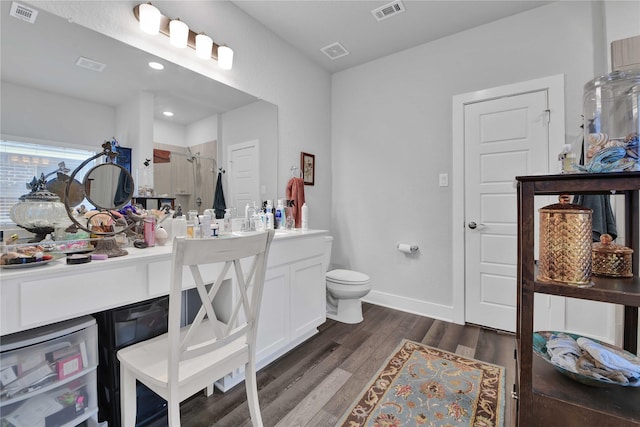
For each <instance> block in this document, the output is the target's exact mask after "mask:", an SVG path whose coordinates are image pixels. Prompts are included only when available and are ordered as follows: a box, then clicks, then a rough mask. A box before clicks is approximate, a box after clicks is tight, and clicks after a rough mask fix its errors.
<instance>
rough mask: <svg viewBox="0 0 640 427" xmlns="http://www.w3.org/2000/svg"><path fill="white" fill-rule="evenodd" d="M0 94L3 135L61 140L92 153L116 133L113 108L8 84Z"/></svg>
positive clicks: (1, 88) (1, 89)
mask: <svg viewBox="0 0 640 427" xmlns="http://www.w3.org/2000/svg"><path fill="white" fill-rule="evenodd" d="M0 91H1V92H2V98H1V99H2V105H0V113H1V116H0V123H1V124H2V134H3V135H13V136H20V137H26V138H33V139H36V140H42V141H58V142H64V143H67V144H73V145H79V146H82V147H83V148H87V147H90V149H92V150H93V149H95V148H96V146H99V145H100V144H101V143H102V142H103V140H104V139H105V138H108V137H109V136H111V135H112V133H113V132H114V129H115V123H116V111H115V109H114V108H112V107H108V106H106V105H101V104H94V103H91V102H87V101H82V100H79V99H75V98H69V97H65V96H61V95H56V94H53V93H50V92H43V91H40V90H37V89H34V88H30V87H26V86H21V85H16V84H13V83H8V82H5V81H3V82H2V86H1V87H0ZM78 117H82V118H83V119H82V120H78ZM105 135H107V136H105Z"/></svg>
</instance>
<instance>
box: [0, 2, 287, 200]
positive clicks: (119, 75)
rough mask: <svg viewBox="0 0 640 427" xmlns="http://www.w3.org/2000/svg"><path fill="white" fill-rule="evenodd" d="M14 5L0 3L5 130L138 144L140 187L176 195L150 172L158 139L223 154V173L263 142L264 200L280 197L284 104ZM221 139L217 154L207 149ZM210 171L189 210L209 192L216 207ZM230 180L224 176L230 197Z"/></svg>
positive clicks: (17, 137)
mask: <svg viewBox="0 0 640 427" xmlns="http://www.w3.org/2000/svg"><path fill="white" fill-rule="evenodd" d="M10 6H11V2H0V12H1V16H0V19H1V21H0V32H1V34H0V35H1V37H0V52H2V61H0V66H1V70H0V77H1V79H2V81H1V84H2V86H1V88H0V93H1V94H2V97H1V101H2V105H1V108H0V115H1V117H0V120H1V122H2V133H3V136H5V135H9V136H11V137H12V139H13V140H14V141H25V142H26V141H29V140H39V141H48V142H50V143H51V145H57V144H58V143H60V144H66V145H72V146H78V147H82V148H86V147H90V146H94V145H95V144H96V143H100V142H101V141H104V140H105V139H106V138H111V137H115V138H116V139H117V140H118V141H119V142H120V144H121V146H123V147H128V148H131V149H132V170H131V173H132V175H133V177H134V178H135V184H136V186H137V187H139V186H140V185H147V186H148V187H150V188H153V189H154V191H155V193H156V194H161V193H169V194H168V197H174V196H175V195H176V194H171V193H170V192H177V190H176V189H177V188H178V186H177V185H174V186H173V189H171V188H170V189H167V190H162V191H158V190H160V189H158V188H154V187H156V182H155V181H157V180H158V179H160V178H159V177H158V176H155V174H154V172H153V170H152V168H148V169H147V170H143V169H144V168H143V162H144V161H145V159H147V158H151V157H152V155H153V148H154V144H166V145H172V146H177V147H179V151H182V152H185V153H186V152H188V150H189V149H190V150H191V151H192V152H194V153H195V152H200V153H201V156H202V157H208V158H212V159H214V160H215V163H216V166H215V167H214V168H215V169H216V170H217V168H219V167H223V168H225V169H227V171H228V172H229V164H228V159H227V158H226V157H227V155H228V149H227V148H228V147H229V146H230V145H234V144H239V143H243V142H246V141H253V140H258V141H259V144H260V148H259V171H260V176H259V182H258V184H259V185H260V187H259V188H260V189H261V191H260V194H259V195H258V196H259V197H261V198H273V199H275V198H276V197H277V193H278V188H279V187H278V184H277V175H278V174H277V167H278V166H277V157H278V140H277V107H276V106H275V105H273V104H269V103H268V102H266V101H263V100H259V99H258V98H256V97H255V96H252V95H249V94H247V93H244V92H241V91H239V90H237V89H235V88H232V87H229V86H226V85H224V84H222V83H220V82H217V81H215V80H212V79H210V78H208V77H206V76H203V75H201V74H198V73H195V72H193V71H190V70H187V69H185V68H182V67H180V66H179V65H176V64H174V63H171V62H168V61H166V60H163V59H161V58H158V57H156V56H154V55H151V54H149V53H147V52H143V51H140V50H139V49H136V48H134V47H132V46H130V45H127V44H124V43H121V42H119V41H117V40H114V39H111V38H109V37H107V36H105V35H103V34H100V33H97V32H94V31H92V30H89V29H87V28H84V27H81V26H79V25H77V24H74V23H70V22H68V21H67V20H66V19H64V18H61V17H58V16H55V15H53V14H51V13H48V12H46V11H42V10H39V13H38V15H37V19H36V22H35V23H34V24H30V23H28V22H25V21H23V20H20V19H16V18H13V17H11V16H10V14H9V9H10ZM36 9H37V3H36ZM151 61H155V62H159V63H161V64H163V65H164V66H165V68H164V70H163V71H157V70H152V69H151V68H149V66H148V63H149V62H151ZM26 64H28V67H26V66H25V65H26ZM82 65H85V67H84V68H83V67H82ZM86 66H88V68H87V67H86ZM253 105H256V106H260V108H251V107H252V106H253ZM262 106H265V108H262ZM168 110H171V111H172V112H173V113H174V115H173V116H172V117H170V118H168V117H166V116H164V115H163V112H164V111H168ZM265 131H266V134H265ZM213 143H215V148H212V153H211V154H210V155H209V154H204V150H203V149H201V148H199V147H200V146H202V145H206V146H208V147H209V148H211V147H213V146H214V145H213ZM2 167H4V166H0V168H2ZM200 170H201V173H202V175H200V176H198V177H197V179H198V180H199V181H200V182H202V183H203V185H202V186H201V187H200V188H199V192H200V193H202V194H198V195H194V199H193V200H190V201H189V204H190V206H189V208H191V207H192V206H191V205H193V203H195V200H196V199H197V197H200V198H201V199H202V200H203V202H202V205H201V208H200V210H203V209H207V208H211V207H212V206H210V205H209V204H210V203H209V202H208V201H206V200H207V198H211V197H213V195H212V194H210V193H211V191H210V190H209V189H207V188H206V187H205V185H204V183H207V185H209V183H210V182H211V174H210V168H209V167H201V169H200ZM142 172H145V173H146V175H145V176H142V175H143V173H142ZM216 175H217V174H216ZM230 177H231V174H230V173H227V174H226V175H225V176H224V177H223V186H224V189H225V197H226V198H227V199H228V200H231V199H232V188H233V184H232V183H231V179H230ZM211 185H213V184H211ZM137 190H138V189H137V188H135V189H134V193H135V192H136V191H137ZM134 196H135V194H134ZM110 204H111V203H110ZM228 204H229V205H230V204H231V203H229V202H228Z"/></svg>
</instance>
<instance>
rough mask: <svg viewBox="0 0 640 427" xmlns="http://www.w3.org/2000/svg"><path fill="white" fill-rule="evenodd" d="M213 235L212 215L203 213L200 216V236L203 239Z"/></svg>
mask: <svg viewBox="0 0 640 427" xmlns="http://www.w3.org/2000/svg"><path fill="white" fill-rule="evenodd" d="M211 235H212V232H211V216H209V215H201V216H200V237H201V238H203V239H208V238H210V237H211Z"/></svg>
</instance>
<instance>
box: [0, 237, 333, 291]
mask: <svg viewBox="0 0 640 427" xmlns="http://www.w3.org/2000/svg"><path fill="white" fill-rule="evenodd" d="M250 233H252V232H238V233H235V232H234V233H232V234H226V235H222V236H220V237H218V238H219V239H227V238H233V237H236V236H242V235H246V234H250ZM326 233H327V230H304V231H302V230H300V229H294V230H276V234H275V236H274V239H273V243H272V246H275V245H277V242H279V241H283V240H291V239H302V238H305V237H311V236H317V235H322V234H326ZM125 249H126V251H127V252H128V255H125V256H120V257H114V258H109V259H107V260H92V261H91V262H88V263H85V264H75V265H67V264H66V262H65V257H64V256H62V257H60V258H59V259H57V260H54V261H51V262H49V263H47V264H45V265H39V266H34V267H23V268H1V269H0V280H2V281H4V280H8V279H13V278H21V277H29V278H38V277H46V276H50V275H52V274H53V275H58V274H60V273H62V274H69V273H72V272H73V273H81V272H87V271H94V270H96V271H97V270H101V269H104V268H107V269H109V268H116V267H121V266H126V265H130V264H138V263H140V262H143V261H145V262H146V260H148V259H153V260H154V261H160V260H164V259H166V260H169V259H171V249H172V245H171V244H166V245H164V246H159V245H157V246H154V247H150V248H145V249H138V248H134V247H128V248H125Z"/></svg>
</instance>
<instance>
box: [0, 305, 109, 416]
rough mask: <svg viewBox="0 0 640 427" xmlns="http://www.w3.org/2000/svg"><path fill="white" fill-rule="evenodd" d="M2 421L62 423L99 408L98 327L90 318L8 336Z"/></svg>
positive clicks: (0, 363)
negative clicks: (97, 383)
mask: <svg viewBox="0 0 640 427" xmlns="http://www.w3.org/2000/svg"><path fill="white" fill-rule="evenodd" d="M0 351H1V352H0V413H1V414H2V423H3V424H2V425H7V426H11V425H14V426H40V425H41V426H45V427H48V426H58V425H63V424H66V423H69V422H71V421H74V422H75V421H76V420H78V422H80V421H82V420H84V419H86V418H88V417H89V416H90V415H91V413H95V411H96V409H97V396H96V391H95V390H96V366H97V364H98V362H97V326H96V323H95V320H94V319H93V318H92V317H89V316H85V317H82V318H79V319H73V320H70V321H66V322H60V323H56V324H53V325H49V326H46V327H42V328H36V329H31V330H28V331H24V332H20V333H17V334H12V335H7V336H5V337H3V338H2V345H1V346H0Z"/></svg>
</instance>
